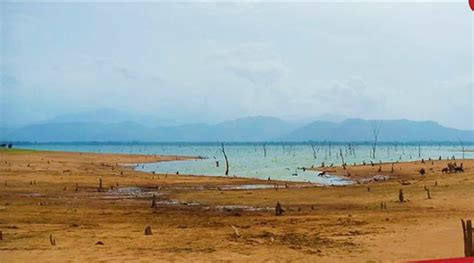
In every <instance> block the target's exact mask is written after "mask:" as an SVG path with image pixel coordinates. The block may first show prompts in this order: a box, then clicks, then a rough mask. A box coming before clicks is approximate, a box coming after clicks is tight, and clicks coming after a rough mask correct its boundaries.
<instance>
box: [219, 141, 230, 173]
mask: <svg viewBox="0 0 474 263" xmlns="http://www.w3.org/2000/svg"><path fill="white" fill-rule="evenodd" d="M221 151H222V154H223V155H224V159H225V175H229V160H228V159H227V154H226V153H225V148H224V143H222V144H221Z"/></svg>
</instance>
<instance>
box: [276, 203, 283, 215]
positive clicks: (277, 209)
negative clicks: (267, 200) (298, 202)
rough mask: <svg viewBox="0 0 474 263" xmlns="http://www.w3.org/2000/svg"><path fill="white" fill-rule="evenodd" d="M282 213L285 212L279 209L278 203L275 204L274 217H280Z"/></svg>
mask: <svg viewBox="0 0 474 263" xmlns="http://www.w3.org/2000/svg"><path fill="white" fill-rule="evenodd" d="M284 212H285V210H283V208H282V207H281V204H280V202H277V204H276V207H275V215H276V216H281V215H282V214H283V213H284Z"/></svg>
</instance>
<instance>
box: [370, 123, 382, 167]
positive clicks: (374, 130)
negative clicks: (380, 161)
mask: <svg viewBox="0 0 474 263" xmlns="http://www.w3.org/2000/svg"><path fill="white" fill-rule="evenodd" d="M371 126H372V135H373V136H374V142H373V143H372V158H373V159H375V153H376V151H377V142H378V138H379V133H380V127H379V125H378V123H377V121H373V122H371Z"/></svg>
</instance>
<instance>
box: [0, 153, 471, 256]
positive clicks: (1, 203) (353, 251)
mask: <svg viewBox="0 0 474 263" xmlns="http://www.w3.org/2000/svg"><path fill="white" fill-rule="evenodd" d="M186 158H191V157H176V156H144V155H119V154H91V153H64V152H41V151H22V150H20V151H4V150H3V151H1V152H0V231H2V234H3V240H0V259H1V261H2V262H24V261H31V260H34V261H35V262H44V261H92V262H95V261H132V262H133V261H140V262H142V261H153V262H155V261H187V262H189V261H191V260H192V261H207V262H208V261H249V262H255V261H295V262H304V261H306V262H316V261H317V262H400V261H403V260H415V259H424V258H445V257H460V256H462V255H463V247H462V233H461V226H460V220H459V219H460V218H465V219H474V168H473V167H474V160H462V161H461V160H457V162H458V163H460V162H462V163H463V165H464V169H465V173H458V174H454V173H453V174H441V169H442V168H443V167H445V166H446V162H447V161H434V162H433V163H431V162H429V163H428V162H427V163H424V164H423V163H421V162H420V161H418V162H410V163H399V164H395V165H394V171H393V172H392V171H391V164H384V165H382V166H381V171H380V172H379V166H378V165H375V166H370V165H366V166H355V167H352V166H349V167H347V168H346V170H344V169H342V168H341V167H335V168H330V170H328V172H331V173H335V174H339V175H342V176H347V172H348V171H349V173H350V174H351V176H350V178H351V179H354V180H355V181H358V180H359V181H360V182H361V184H354V185H351V186H339V187H317V186H310V185H308V184H303V183H302V184H300V183H289V184H288V188H285V187H284V182H278V184H279V188H278V190H276V189H274V188H273V185H274V183H275V182H273V181H259V180H254V179H244V178H227V177H205V176H186V175H158V174H156V175H153V174H149V173H144V172H138V171H134V170H132V169H131V168H130V167H129V166H120V165H118V164H120V163H144V162H157V161H168V160H176V159H186ZM421 168H424V169H425V170H426V174H425V176H424V177H421V176H420V175H419V174H418V170H419V169H421ZM380 174H383V175H388V176H390V178H391V179H389V180H386V181H383V180H382V181H377V182H374V181H373V180H372V181H370V178H373V176H375V175H380ZM99 178H101V179H102V189H101V190H100V191H99ZM365 179H368V180H365ZM366 181H367V183H364V182H366ZM401 181H403V182H404V185H402V184H401V183H400V182H401ZM249 185H258V186H259V187H260V188H264V187H270V188H268V189H240V188H245V187H249ZM262 185H263V186H262ZM242 186H244V187H242ZM302 186H306V187H302ZM425 186H426V187H427V188H428V189H429V190H430V194H431V199H428V198H427V193H426V191H425ZM369 188H370V189H369ZM399 189H403V192H404V195H405V199H406V200H407V201H406V202H403V203H402V202H399V201H398V194H399ZM369 190H370V191H369ZM153 194H155V196H156V208H151V202H152V198H153V197H152V196H153ZM277 201H278V202H280V203H281V204H282V205H283V208H284V209H285V210H286V212H285V213H284V215H283V216H275V215H274V210H273V209H274V207H275V204H276V202H277ZM381 202H384V203H386V207H387V209H383V210H382V209H380V203H381ZM147 225H149V226H151V229H152V231H153V235H149V236H145V235H144V233H143V230H144V228H145V226H147ZM50 235H53V238H54V239H55V240H56V245H55V246H52V245H51V244H50V240H49V239H50Z"/></svg>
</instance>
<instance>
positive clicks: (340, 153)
mask: <svg viewBox="0 0 474 263" xmlns="http://www.w3.org/2000/svg"><path fill="white" fill-rule="evenodd" d="M339 155H340V156H341V161H342V168H343V169H344V170H346V164H345V162H344V155H343V154H342V149H341V148H339Z"/></svg>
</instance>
